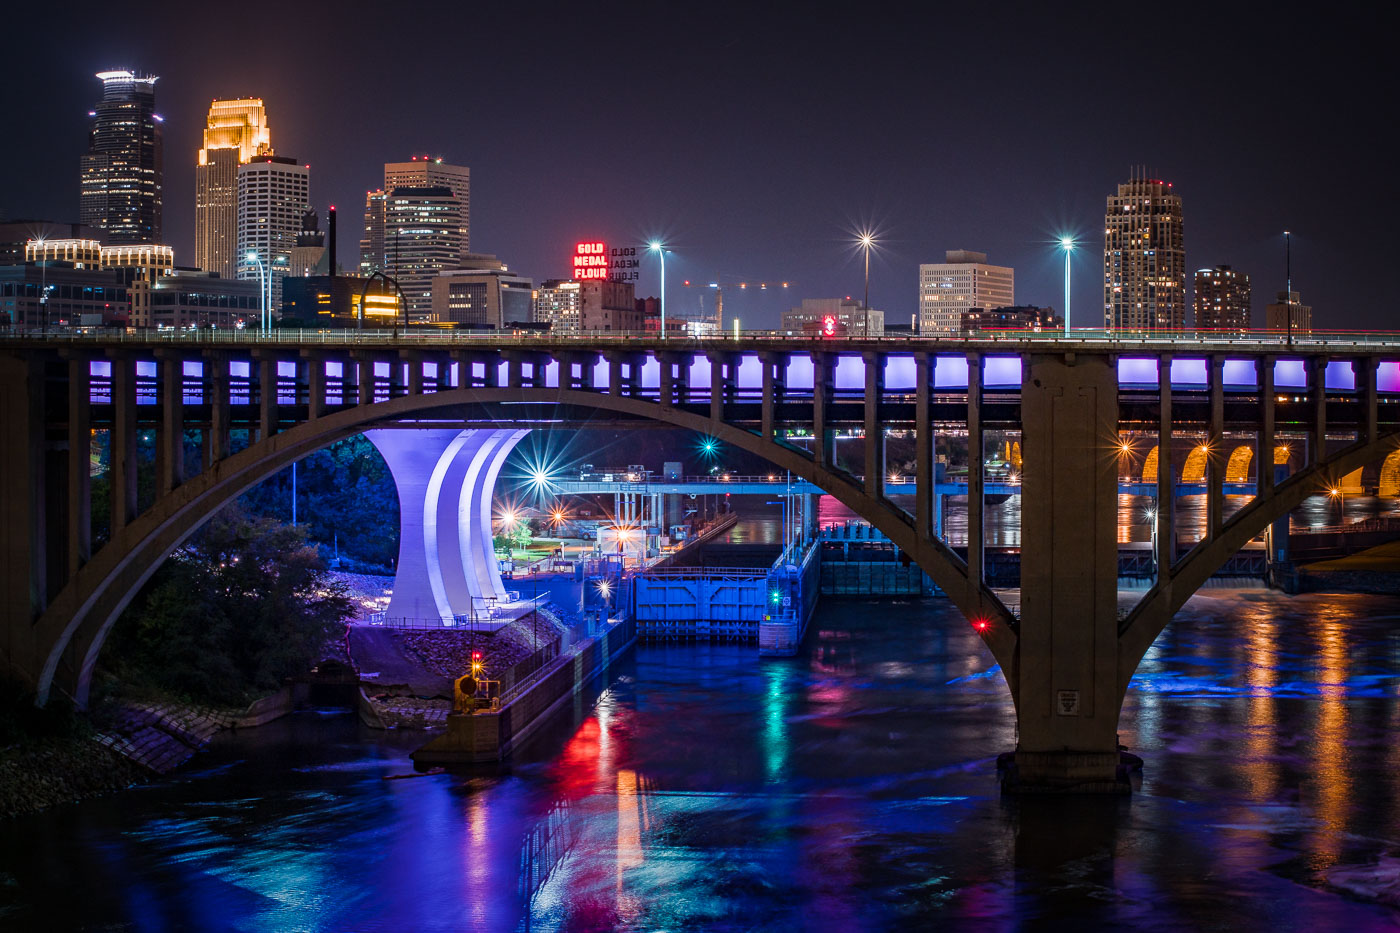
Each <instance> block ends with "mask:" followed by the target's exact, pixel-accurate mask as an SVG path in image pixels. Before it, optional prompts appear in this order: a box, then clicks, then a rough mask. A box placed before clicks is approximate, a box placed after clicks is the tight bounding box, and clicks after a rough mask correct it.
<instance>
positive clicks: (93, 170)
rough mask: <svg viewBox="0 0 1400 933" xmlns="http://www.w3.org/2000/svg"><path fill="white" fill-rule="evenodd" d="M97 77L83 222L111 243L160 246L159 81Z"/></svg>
mask: <svg viewBox="0 0 1400 933" xmlns="http://www.w3.org/2000/svg"><path fill="white" fill-rule="evenodd" d="M97 79H98V80H99V81H101V82H102V100H101V102H100V103H98V104H97V106H96V107H95V108H94V109H93V110H91V111H89V113H88V116H90V117H92V131H91V133H90V134H89V136H88V151H87V154H86V155H84V156H83V157H82V161H81V164H80V177H79V185H80V189H79V190H80V193H79V206H78V212H79V219H80V220H81V221H82V222H83V223H85V224H88V225H89V226H93V227H97V228H98V229H100V230H102V231H104V232H105V233H106V239H107V242H108V243H111V244H118V245H119V244H127V243H158V242H160V220H161V185H162V168H163V166H162V152H161V132H160V123H161V118H160V117H159V116H158V115H157V114H156V77H155V76H154V75H146V76H142V77H137V76H136V75H135V74H133V73H132V72H130V71H101V72H98V74H97Z"/></svg>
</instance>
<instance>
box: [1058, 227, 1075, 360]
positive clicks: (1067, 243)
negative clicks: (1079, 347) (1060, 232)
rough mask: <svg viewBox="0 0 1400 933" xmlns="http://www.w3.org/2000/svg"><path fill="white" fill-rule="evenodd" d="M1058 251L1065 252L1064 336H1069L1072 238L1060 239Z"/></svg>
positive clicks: (1064, 237) (1063, 237)
mask: <svg viewBox="0 0 1400 933" xmlns="http://www.w3.org/2000/svg"><path fill="white" fill-rule="evenodd" d="M1060 249H1062V250H1064V251H1065V336H1066V337H1068V336H1069V257H1070V254H1071V253H1073V252H1074V237H1072V236H1062V237H1060Z"/></svg>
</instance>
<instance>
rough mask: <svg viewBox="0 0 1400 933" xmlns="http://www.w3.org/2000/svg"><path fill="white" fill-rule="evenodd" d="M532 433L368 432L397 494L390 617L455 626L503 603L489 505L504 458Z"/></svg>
mask: <svg viewBox="0 0 1400 933" xmlns="http://www.w3.org/2000/svg"><path fill="white" fill-rule="evenodd" d="M528 433H529V432H528V431H527V430H520V429H491V428H486V429H473V430H465V431H462V430H457V429H455V428H432V429H421V430H419V429H394V428H383V429H377V430H372V431H366V432H365V437H367V438H368V439H369V441H370V443H372V444H374V446H375V447H376V448H377V449H378V450H379V452H380V454H382V455H383V457H384V460H385V462H386V463H388V465H389V471H390V472H391V473H392V474H393V476H394V485H395V486H396V487H397V489H398V494H399V559H398V564H397V565H396V573H395V576H394V595H393V597H392V598H391V599H390V602H389V608H388V610H387V614H388V616H389V617H390V618H403V619H415V620H425V621H428V622H432V621H434V620H436V621H439V622H441V623H443V624H445V625H448V624H452V623H453V622H454V620H455V619H457V618H459V617H469V618H475V617H476V616H477V615H478V614H479V612H480V610H481V609H482V608H483V607H484V605H485V600H488V599H490V600H504V597H505V595H506V590H505V586H504V585H503V584H502V582H501V575H500V571H499V570H498V569H497V567H496V560H495V549H494V547H493V543H492V542H493V535H492V529H491V501H492V494H493V492H494V490H495V486H496V477H497V475H498V474H499V472H500V469H501V465H502V464H503V463H504V462H505V459H506V457H507V455H509V454H510V452H511V450H512V449H514V447H515V445H516V444H517V443H519V441H520V439H521V438H522V437H524V436H525V435H526V434H528Z"/></svg>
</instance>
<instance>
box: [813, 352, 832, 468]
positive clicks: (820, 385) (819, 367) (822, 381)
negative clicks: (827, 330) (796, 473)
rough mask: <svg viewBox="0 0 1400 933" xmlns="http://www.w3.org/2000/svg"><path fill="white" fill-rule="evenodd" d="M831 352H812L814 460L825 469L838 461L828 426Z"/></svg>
mask: <svg viewBox="0 0 1400 933" xmlns="http://www.w3.org/2000/svg"><path fill="white" fill-rule="evenodd" d="M832 366H833V364H832V360H831V354H830V353H825V352H816V353H813V354H812V460H813V462H814V463H816V465H817V466H818V467H819V468H820V469H823V470H830V469H831V468H832V467H833V466H834V465H835V463H836V458H835V456H834V455H833V451H832V449H831V430H830V429H829V428H828V427H827V424H826V416H827V405H828V404H829V403H830V402H831V383H832Z"/></svg>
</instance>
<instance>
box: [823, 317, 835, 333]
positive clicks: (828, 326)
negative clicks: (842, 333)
mask: <svg viewBox="0 0 1400 933" xmlns="http://www.w3.org/2000/svg"><path fill="white" fill-rule="evenodd" d="M822 333H823V334H825V335H826V336H828V337H835V336H836V318H834V317H832V316H831V315H830V314H828V315H827V316H826V317H824V318H822Z"/></svg>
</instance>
